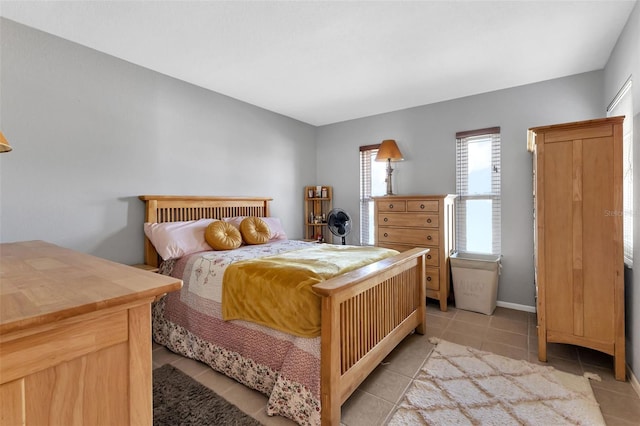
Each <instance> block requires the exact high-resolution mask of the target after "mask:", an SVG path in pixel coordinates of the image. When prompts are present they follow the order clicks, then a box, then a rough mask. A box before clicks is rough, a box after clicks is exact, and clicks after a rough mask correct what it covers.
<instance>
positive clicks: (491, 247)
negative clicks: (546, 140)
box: [456, 127, 501, 254]
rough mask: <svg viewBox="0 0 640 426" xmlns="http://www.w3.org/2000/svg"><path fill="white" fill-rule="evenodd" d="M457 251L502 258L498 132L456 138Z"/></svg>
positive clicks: (482, 131) (473, 132)
mask: <svg viewBox="0 0 640 426" xmlns="http://www.w3.org/2000/svg"><path fill="white" fill-rule="evenodd" d="M456 192H457V194H458V197H457V199H456V238H457V241H456V243H457V247H458V250H460V251H462V252H475V253H485V254H501V229H500V228H501V224H500V223H501V222H500V221H501V207H500V204H501V195H500V128H499V127H492V128H488V129H480V130H471V131H465V132H458V133H457V134H456Z"/></svg>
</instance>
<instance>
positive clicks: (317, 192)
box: [316, 185, 322, 198]
mask: <svg viewBox="0 0 640 426" xmlns="http://www.w3.org/2000/svg"><path fill="white" fill-rule="evenodd" d="M316 197H318V198H320V197H322V186H320V185H318V186H316Z"/></svg>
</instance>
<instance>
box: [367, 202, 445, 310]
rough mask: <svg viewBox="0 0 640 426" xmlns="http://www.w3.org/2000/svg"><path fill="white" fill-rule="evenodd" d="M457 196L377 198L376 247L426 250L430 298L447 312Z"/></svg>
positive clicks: (399, 249) (428, 295) (428, 294)
mask: <svg viewBox="0 0 640 426" xmlns="http://www.w3.org/2000/svg"><path fill="white" fill-rule="evenodd" d="M454 199H455V195H404V196H402V195H387V196H384V197H374V205H375V212H374V218H375V232H376V237H375V241H376V245H377V246H380V247H387V248H392V249H395V250H398V251H405V250H409V249H411V248H414V247H426V248H429V249H430V251H429V253H428V254H427V260H426V263H427V264H426V274H427V297H429V298H433V299H437V300H438V301H439V302H440V310H442V311H446V310H447V299H448V297H449V289H450V283H451V279H450V269H449V254H450V253H451V252H452V251H453V249H454V248H455V226H454V217H455V213H454V207H453V200H454Z"/></svg>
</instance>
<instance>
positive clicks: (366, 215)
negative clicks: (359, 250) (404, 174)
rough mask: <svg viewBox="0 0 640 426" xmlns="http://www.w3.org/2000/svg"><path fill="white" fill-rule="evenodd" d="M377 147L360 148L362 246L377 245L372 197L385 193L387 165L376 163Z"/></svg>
mask: <svg viewBox="0 0 640 426" xmlns="http://www.w3.org/2000/svg"><path fill="white" fill-rule="evenodd" d="M378 147H380V145H379V144H377V145H366V146H361V147H360V244H362V245H364V246H366V245H368V246H372V245H374V244H375V235H374V232H375V231H374V220H373V212H374V206H373V200H372V199H371V197H372V196H376V195H383V194H384V193H385V190H386V189H385V188H386V186H385V184H384V179H385V177H384V176H385V167H386V163H383V162H376V161H375V159H376V155H377V154H378Z"/></svg>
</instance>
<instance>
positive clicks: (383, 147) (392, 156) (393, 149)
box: [376, 139, 404, 161]
mask: <svg viewBox="0 0 640 426" xmlns="http://www.w3.org/2000/svg"><path fill="white" fill-rule="evenodd" d="M387 160H389V161H402V160H404V158H403V157H402V153H401V152H400V149H398V145H396V141H394V140H393V139H386V140H383V141H382V143H381V144H380V147H379V148H378V155H376V161H387Z"/></svg>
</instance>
